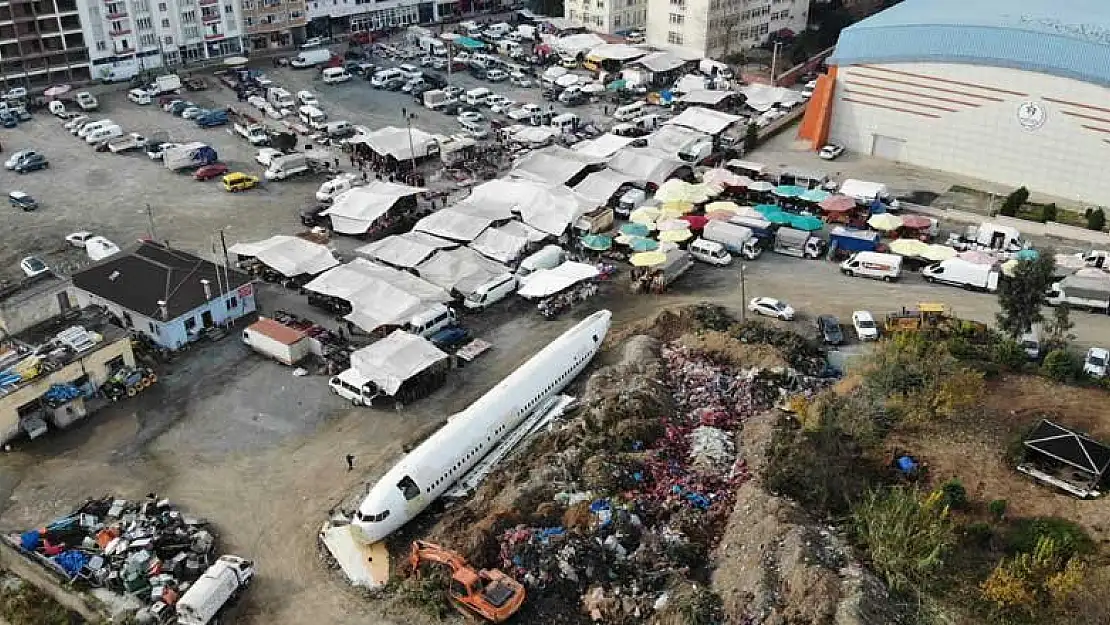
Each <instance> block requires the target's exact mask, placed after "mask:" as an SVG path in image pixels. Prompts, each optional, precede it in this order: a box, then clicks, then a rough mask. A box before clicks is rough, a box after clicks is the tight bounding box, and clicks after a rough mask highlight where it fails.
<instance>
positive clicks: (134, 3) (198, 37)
mask: <svg viewBox="0 0 1110 625" xmlns="http://www.w3.org/2000/svg"><path fill="white" fill-rule="evenodd" d="M78 5H79V7H80V9H81V22H82V24H83V26H84V35H85V39H86V41H88V42H89V45H90V51H89V54H90V59H91V63H92V75H93V78H96V79H100V80H109V81H112V80H128V79H130V78H131V77H132V76H135V75H136V74H139V73H142V72H146V71H150V70H159V71H161V70H163V69H165V70H167V71H169V70H173V69H176V68H179V67H187V66H188V65H189V63H197V62H202V61H204V60H207V59H215V58H220V57H225V56H231V55H237V54H241V53H242V51H243V41H242V30H241V28H240V23H241V16H240V8H239V1H238V0H78Z"/></svg>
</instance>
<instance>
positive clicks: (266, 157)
mask: <svg viewBox="0 0 1110 625" xmlns="http://www.w3.org/2000/svg"><path fill="white" fill-rule="evenodd" d="M281 155H282V152H281V150H277V149H274V148H262V149H261V150H259V151H258V154H255V155H254V160H255V161H257V162H258V164H259V165H261V166H263V167H269V166H270V163H272V162H273V160H274V159H275V158H277V157H279V156H281Z"/></svg>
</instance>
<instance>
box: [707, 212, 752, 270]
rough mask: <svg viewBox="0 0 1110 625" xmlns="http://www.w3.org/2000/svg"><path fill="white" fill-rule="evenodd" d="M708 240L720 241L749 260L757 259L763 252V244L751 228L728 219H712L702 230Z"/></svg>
mask: <svg viewBox="0 0 1110 625" xmlns="http://www.w3.org/2000/svg"><path fill="white" fill-rule="evenodd" d="M701 236H702V238H703V239H705V240H706V241H713V242H715V243H720V244H721V245H723V246H724V248H725V249H726V250H728V251H729V252H730V253H732V254H735V255H737V256H743V257H744V258H746V259H748V260H755V259H757V258H759V255H760V254H762V253H763V246H762V245H760V244H759V239H757V238H756V237H755V234H754V233H753V232H752V231H751V229H750V228H746V227H744V226H741V225H738V224H733V223H729V222H727V221H717V220H715V219H714V220H710V221H709V223H707V224H705V229H704V230H702V235H701Z"/></svg>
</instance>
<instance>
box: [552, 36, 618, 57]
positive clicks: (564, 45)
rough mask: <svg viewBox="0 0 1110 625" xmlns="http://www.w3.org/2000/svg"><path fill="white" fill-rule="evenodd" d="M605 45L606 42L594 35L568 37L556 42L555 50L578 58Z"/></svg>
mask: <svg viewBox="0 0 1110 625" xmlns="http://www.w3.org/2000/svg"><path fill="white" fill-rule="evenodd" d="M604 43H605V40H604V39H602V38H601V37H599V36H597V35H595V34H593V33H582V34H578V35H567V36H566V37H560V38H558V39H556V40H555V45H554V47H555V49H556V50H558V51H559V52H560V53H562V54H565V55H567V56H578V55H579V54H584V53H586V52H587V51H589V50H591V49H593V48H596V47H598V46H600V45H602V44H604Z"/></svg>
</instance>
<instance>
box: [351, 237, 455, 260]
mask: <svg viewBox="0 0 1110 625" xmlns="http://www.w3.org/2000/svg"><path fill="white" fill-rule="evenodd" d="M411 234H412V233H411V232H406V233H405V234H394V235H391V236H388V237H386V238H384V239H381V240H378V241H374V242H373V243H368V244H366V245H363V246H362V247H360V248H358V249H356V250H355V253H356V254H358V255H359V256H362V257H364V258H369V259H371V260H377V261H379V262H382V263H385V264H387V265H392V266H394V267H399V268H401V269H412V268H413V267H415V266H417V265H419V264H420V263H422V262H424V261H425V260H427V259H428V257H430V256H431V255H432V254H435V253H436V251H437V250H438V249H439V247H437V246H435V245H431V244H429V243H428V242H426V241H421V240H420V239H419V238H417V237H412V236H409V235H411ZM419 234H423V233H419ZM454 245H456V244H455V243H451V246H454Z"/></svg>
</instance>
